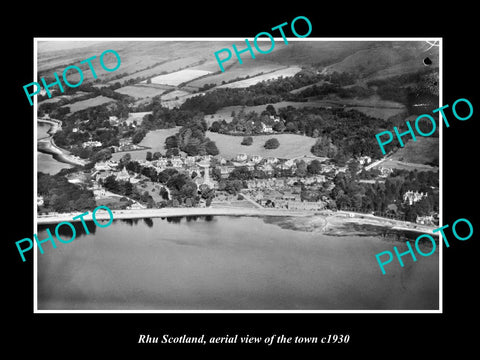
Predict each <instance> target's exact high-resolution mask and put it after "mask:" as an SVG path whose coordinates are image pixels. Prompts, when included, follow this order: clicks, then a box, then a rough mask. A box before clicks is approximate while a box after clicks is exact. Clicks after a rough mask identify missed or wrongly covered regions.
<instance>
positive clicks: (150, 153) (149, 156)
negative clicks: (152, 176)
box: [145, 151, 152, 161]
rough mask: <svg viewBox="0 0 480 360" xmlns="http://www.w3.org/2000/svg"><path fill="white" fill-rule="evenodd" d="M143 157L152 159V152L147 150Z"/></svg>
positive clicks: (148, 159)
mask: <svg viewBox="0 0 480 360" xmlns="http://www.w3.org/2000/svg"><path fill="white" fill-rule="evenodd" d="M145 159H146V160H147V161H152V152H151V151H147V156H146V157H145Z"/></svg>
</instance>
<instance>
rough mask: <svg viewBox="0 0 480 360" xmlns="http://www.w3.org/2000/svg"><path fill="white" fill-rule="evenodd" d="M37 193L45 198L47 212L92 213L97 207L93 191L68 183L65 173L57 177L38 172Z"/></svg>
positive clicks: (44, 206)
mask: <svg viewBox="0 0 480 360" xmlns="http://www.w3.org/2000/svg"><path fill="white" fill-rule="evenodd" d="M37 179H38V183H37V184H38V185H37V192H38V194H39V195H41V196H43V199H44V205H43V208H44V209H45V211H47V212H49V211H56V212H69V211H92V210H93V209H94V208H95V207H96V202H95V197H94V195H93V192H92V191H91V190H87V189H85V188H83V187H81V186H78V185H74V184H71V183H69V182H68V180H67V178H66V177H65V176H64V175H63V173H59V174H56V175H49V174H44V173H42V172H38V174H37Z"/></svg>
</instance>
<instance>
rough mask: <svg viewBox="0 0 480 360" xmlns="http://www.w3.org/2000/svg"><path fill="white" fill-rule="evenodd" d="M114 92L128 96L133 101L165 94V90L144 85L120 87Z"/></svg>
mask: <svg viewBox="0 0 480 360" xmlns="http://www.w3.org/2000/svg"><path fill="white" fill-rule="evenodd" d="M115 92H117V93H119V94H124V95H129V96H132V97H134V98H135V99H143V98H151V97H154V96H158V95H162V94H163V93H164V92H165V89H162V88H158V87H156V86H154V85H153V86H149V85H148V84H145V85H143V84H142V85H128V86H124V87H121V88H119V89H117V90H115Z"/></svg>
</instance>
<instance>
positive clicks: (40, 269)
mask: <svg viewBox="0 0 480 360" xmlns="http://www.w3.org/2000/svg"><path fill="white" fill-rule="evenodd" d="M288 40H289V41H288V45H287V44H285V43H284V42H283V41H281V39H280V40H279V41H277V42H275V46H274V47H273V49H272V50H271V51H270V52H268V53H266V51H265V52H264V53H261V52H258V51H257V49H256V48H255V47H253V46H252V48H253V50H252V51H254V52H255V58H253V57H252V56H251V55H252V54H251V52H249V51H245V52H242V53H239V54H238V56H237V54H236V53H235V51H234V48H232V45H234V44H235V46H236V47H237V48H238V49H242V50H243V49H245V48H246V47H247V45H246V43H245V39H241V38H235V39H231V38H229V39H221V38H215V39H209V38H199V39H194V38H185V39H182V38H174V39H173V38H172V39H168V38H146V39H141V38H140V39H137V38H135V39H128V38H110V39H109V38H98V39H97V38H91V39H86V38H78V39H77V38H36V39H34V41H35V47H36V80H34V81H35V82H38V83H39V84H42V85H43V84H44V83H45V84H49V86H48V87H47V88H45V87H44V86H42V89H41V90H40V89H38V90H39V91H38V94H36V95H35V96H34V97H32V102H33V100H34V98H35V101H34V102H35V103H34V107H33V108H34V109H35V121H36V138H35V139H34V142H35V149H36V151H35V153H34V154H33V156H34V161H35V171H36V173H35V191H36V204H33V206H34V207H36V223H37V229H36V230H37V232H36V234H37V236H38V239H39V240H43V239H47V238H49V232H50V233H51V234H52V238H53V239H54V240H55V243H56V248H54V247H52V242H51V241H49V242H44V243H42V247H43V250H44V251H43V253H41V252H40V251H39V249H36V250H35V251H36V263H35V273H36V278H35V294H34V295H35V305H36V310H37V311H39V312H41V311H62V312H65V311H67V312H76V311H92V310H95V311H115V312H121V311H127V312H128V311H137V310H138V311H145V312H147V311H148V312H182V311H195V312H209V311H210V312H211V311H225V312H235V311H252V312H255V311H259V312H262V311H273V312H275V311H278V312H285V311H305V312H308V311H312V312H315V311H332V312H339V311H358V312H362V311H412V310H420V311H435V310H436V311H438V310H439V308H440V306H441V304H440V292H441V286H440V283H441V270H442V269H441V268H442V267H441V257H440V254H439V250H438V248H439V246H437V250H436V251H434V252H433V251H432V254H431V255H430V256H417V259H416V261H414V259H412V257H411V256H409V255H408V254H407V255H404V256H403V257H402V260H403V263H402V264H399V261H398V260H397V259H396V258H395V259H393V260H392V261H391V262H390V263H388V264H385V265H384V267H383V268H382V267H381V266H379V261H377V258H376V255H377V254H379V253H382V252H384V251H387V250H389V251H392V252H393V250H392V249H393V247H396V249H398V251H399V252H400V253H406V252H407V251H408V250H409V249H408V247H407V242H408V241H410V242H412V245H413V243H414V242H415V239H416V238H417V237H418V236H419V235H421V234H432V230H433V229H435V228H438V227H439V224H440V220H439V219H440V218H441V214H440V190H441V189H440V175H439V174H440V166H441V161H440V160H441V158H440V141H441V136H440V132H439V127H440V126H438V127H437V129H436V130H435V131H434V132H432V134H431V135H430V136H417V138H416V141H414V140H415V139H412V137H411V136H408V135H405V136H403V138H402V140H403V142H404V143H403V144H401V143H399V142H398V141H392V142H390V143H389V144H387V145H385V146H384V150H385V154H383V152H382V148H381V146H379V142H378V141H377V138H376V136H375V135H376V134H378V133H381V132H384V131H391V132H393V128H394V127H397V128H398V129H401V131H406V130H407V129H406V126H405V124H406V121H410V122H411V123H412V124H413V123H414V122H415V120H416V119H417V117H418V116H419V115H421V114H431V115H432V116H433V118H435V119H436V120H438V113H433V114H432V110H434V109H437V108H438V107H439V92H440V80H441V79H440V78H439V76H440V74H441V66H440V65H441V61H440V54H441V52H440V44H439V43H438V41H437V42H435V41H426V40H423V39H421V40H420V39H395V38H392V39H388V38H386V39H369V38H362V39H360V38H359V39H355V40H353V39H347V40H344V39H341V38H336V39H335V38H332V39H328V38H327V39H319V38H311V39H308V40H307V39H301V41H300V40H299V39H295V38H292V39H290V38H289V39H288ZM263 41H265V39H264V40H263ZM259 45H260V46H261V47H262V48H263V49H268V47H269V46H270V43H269V42H268V39H267V42H265V43H262V42H261V41H259ZM222 49H229V51H230V53H231V55H232V56H231V58H230V59H229V60H225V54H226V53H227V52H224V53H223V54H220V55H219V56H220V58H222V59H223V60H225V61H224V62H222V64H221V65H222V66H220V64H219V60H218V57H216V56H215V55H214V54H215V53H216V52H218V51H219V50H222ZM238 57H240V59H241V61H239V59H238ZM87 60H88V61H87ZM79 70H81V71H79ZM222 70H224V71H222ZM57 76H58V82H56V81H57ZM43 81H44V82H43ZM30 91H31V92H33V90H30ZM26 101H28V100H26ZM25 106H29V105H28V103H26V105H25ZM437 123H438V122H437ZM419 126H420V129H423V132H424V133H429V132H430V130H431V129H432V124H431V123H430V122H428V121H425V122H424V123H423V122H422V123H420V125H419ZM402 145H404V146H402ZM98 207H100V208H99V210H98V212H97V214H96V216H97V218H96V219H94V218H92V212H93V210H94V209H97V208H98ZM105 208H108V209H110V210H111V214H112V215H113V220H112V219H111V217H110V215H109V214H110V213H108V212H107V211H105ZM87 212H88V215H86V216H85V219H83V218H81V217H78V215H81V214H85V213H87ZM75 217H77V218H76V219H73V218H75ZM62 222H70V223H71V224H72V225H73V226H72V227H70V226H67V225H63V226H60V225H59V224H61V223H62ZM437 235H438V234H436V235H435V236H434V238H435V239H436V241H437V245H439V243H438V239H439V237H438V236H437ZM59 237H61V238H63V239H67V240H68V239H70V238H73V237H74V240H73V241H71V242H68V241H65V242H62V241H59V240H58V238H59ZM433 246H435V244H432V243H431V242H430V241H428V240H426V241H421V242H420V244H419V247H420V249H422V251H423V252H424V253H429V252H430V251H431V250H432V247H433ZM401 265H402V266H401ZM382 270H384V271H382Z"/></svg>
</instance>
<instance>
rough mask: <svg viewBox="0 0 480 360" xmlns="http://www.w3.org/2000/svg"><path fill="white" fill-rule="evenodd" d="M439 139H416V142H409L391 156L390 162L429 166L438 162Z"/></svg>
mask: <svg viewBox="0 0 480 360" xmlns="http://www.w3.org/2000/svg"><path fill="white" fill-rule="evenodd" d="M439 145H440V141H439V138H433V137H420V136H418V137H417V141H412V140H409V141H408V142H407V143H406V144H405V147H403V148H400V149H398V150H397V151H396V152H395V153H394V154H393V155H392V156H391V159H392V160H397V161H402V162H407V163H414V164H431V163H432V162H434V161H437V162H438V159H439V152H440V146H439Z"/></svg>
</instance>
